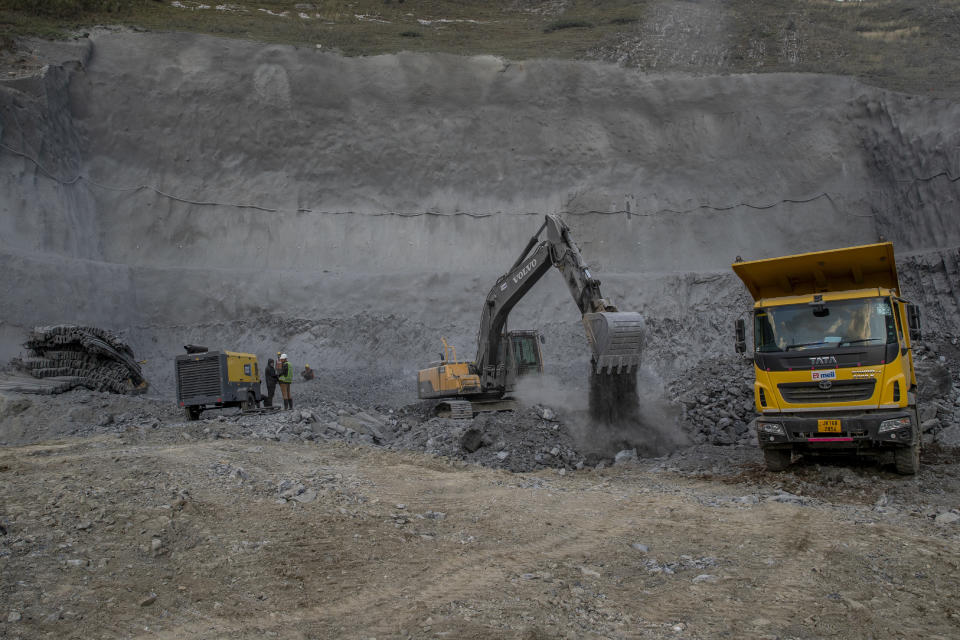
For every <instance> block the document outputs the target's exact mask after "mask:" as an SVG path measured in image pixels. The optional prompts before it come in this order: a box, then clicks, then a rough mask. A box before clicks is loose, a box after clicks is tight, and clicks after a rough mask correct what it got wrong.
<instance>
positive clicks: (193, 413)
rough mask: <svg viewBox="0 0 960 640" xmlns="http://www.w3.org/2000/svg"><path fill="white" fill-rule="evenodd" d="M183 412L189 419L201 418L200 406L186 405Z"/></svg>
mask: <svg viewBox="0 0 960 640" xmlns="http://www.w3.org/2000/svg"><path fill="white" fill-rule="evenodd" d="M183 413H184V415H186V416H187V420H199V419H200V407H184V408H183Z"/></svg>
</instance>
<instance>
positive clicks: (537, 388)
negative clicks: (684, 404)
mask: <svg viewBox="0 0 960 640" xmlns="http://www.w3.org/2000/svg"><path fill="white" fill-rule="evenodd" d="M587 375H588V376H589V380H588V384H587V385H585V386H573V385H570V384H569V383H566V382H563V381H561V380H560V379H559V378H556V377H554V376H549V375H542V376H528V377H526V378H522V379H521V380H520V381H518V383H517V387H516V389H515V390H514V396H515V397H516V398H517V399H518V400H520V401H521V402H522V403H524V404H528V405H534V404H541V405H545V406H548V407H550V408H552V409H555V410H557V411H558V412H559V413H560V414H562V418H563V421H564V424H565V425H566V427H567V430H568V432H569V433H570V434H571V436H572V437H573V438H574V440H575V442H576V443H577V446H578V448H579V449H580V451H581V452H583V454H584V455H586V456H587V460H588V462H590V463H591V464H595V463H596V462H598V461H600V460H603V459H607V458H612V457H613V456H614V455H616V453H617V452H618V451H623V450H624V449H634V448H635V449H636V450H637V455H639V456H641V457H656V456H662V455H665V454H668V453H670V452H672V451H675V450H676V449H679V448H681V447H683V446H686V445H688V444H690V442H689V439H688V437H687V435H686V434H685V433H684V432H683V431H682V429H681V425H680V414H681V409H680V407H679V406H677V405H675V404H673V403H671V402H670V401H669V400H668V399H667V397H666V395H665V392H664V385H663V380H662V379H661V378H660V376H659V375H658V374H657V373H656V372H655V371H653V370H652V369H650V368H648V367H644V368H641V369H640V370H639V371H635V372H632V373H629V374H594V373H589V374H587Z"/></svg>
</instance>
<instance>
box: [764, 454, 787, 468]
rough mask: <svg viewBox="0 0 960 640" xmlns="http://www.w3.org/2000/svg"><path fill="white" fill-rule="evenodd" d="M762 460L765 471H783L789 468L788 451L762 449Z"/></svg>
mask: <svg viewBox="0 0 960 640" xmlns="http://www.w3.org/2000/svg"><path fill="white" fill-rule="evenodd" d="M763 460H764V462H766V463H767V471H783V470H784V469H786V468H787V467H789V466H790V449H764V450H763Z"/></svg>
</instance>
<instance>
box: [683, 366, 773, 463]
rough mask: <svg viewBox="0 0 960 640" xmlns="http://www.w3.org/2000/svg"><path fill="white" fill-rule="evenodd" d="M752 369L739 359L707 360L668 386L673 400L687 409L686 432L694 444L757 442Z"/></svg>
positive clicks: (684, 409)
mask: <svg viewBox="0 0 960 640" xmlns="http://www.w3.org/2000/svg"><path fill="white" fill-rule="evenodd" d="M751 367H752V363H751V362H750V361H749V360H740V359H738V358H716V359H712V360H703V361H701V362H700V363H699V365H698V366H696V367H691V368H690V369H689V370H687V371H686V372H684V374H683V375H681V376H680V377H678V378H677V379H675V380H673V381H672V382H671V383H670V384H669V385H668V392H669V395H670V397H671V398H672V399H673V401H674V402H678V403H680V404H682V405H683V418H682V424H683V428H684V429H685V430H686V431H687V433H688V434H689V436H690V439H691V440H692V441H693V443H694V444H716V445H734V444H741V445H746V444H750V443H751V442H753V437H754V434H752V433H751V432H750V429H749V425H750V421H751V420H753V418H754V417H755V416H756V412H755V410H754V400H753V370H752V368H751Z"/></svg>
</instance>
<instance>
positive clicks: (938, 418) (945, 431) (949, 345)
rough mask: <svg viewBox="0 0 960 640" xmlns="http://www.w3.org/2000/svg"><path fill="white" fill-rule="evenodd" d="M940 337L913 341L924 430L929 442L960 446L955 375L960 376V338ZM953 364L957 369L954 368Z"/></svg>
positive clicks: (958, 389)
mask: <svg viewBox="0 0 960 640" xmlns="http://www.w3.org/2000/svg"><path fill="white" fill-rule="evenodd" d="M930 337H931V338H932V337H933V336H930ZM937 338H938V339H936V340H930V339H928V340H925V341H924V342H917V343H914V344H913V358H914V367H915V368H916V372H917V388H918V389H919V391H920V398H919V402H918V408H919V411H920V416H919V418H920V430H921V431H922V432H923V443H924V444H925V445H929V444H932V443H937V444H941V445H944V446H948V447H960V424H958V420H957V416H958V415H960V387H957V385H955V384H954V382H953V381H954V379H955V378H960V367H958V366H957V358H956V355H957V352H958V351H960V349H958V348H957V346H958V342H960V341H958V339H957V338H956V337H953V336H938V337H937ZM944 354H948V355H951V356H953V357H948V355H944ZM951 365H953V366H954V368H955V370H951Z"/></svg>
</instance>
